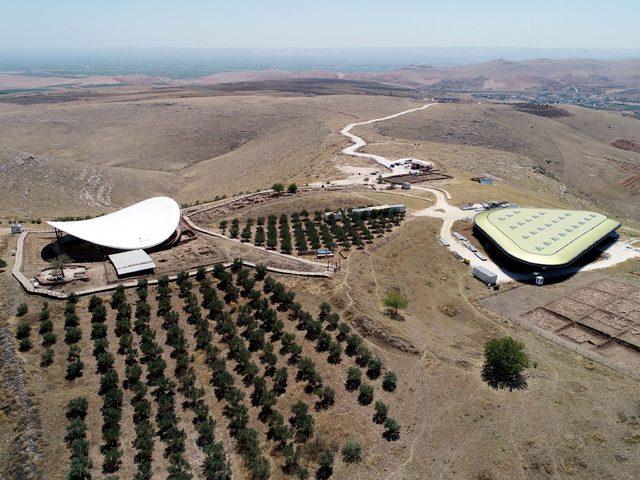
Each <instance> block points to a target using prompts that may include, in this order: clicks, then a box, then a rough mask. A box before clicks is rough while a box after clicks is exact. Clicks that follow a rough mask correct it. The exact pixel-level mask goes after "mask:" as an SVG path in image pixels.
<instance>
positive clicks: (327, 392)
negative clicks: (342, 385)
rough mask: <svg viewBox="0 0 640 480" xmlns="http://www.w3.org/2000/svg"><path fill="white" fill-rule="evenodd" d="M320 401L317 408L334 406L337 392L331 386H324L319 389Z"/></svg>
mask: <svg viewBox="0 0 640 480" xmlns="http://www.w3.org/2000/svg"><path fill="white" fill-rule="evenodd" d="M317 394H318V401H317V402H316V410H320V409H326V408H329V407H330V406H332V405H333V404H334V403H335V401H336V394H335V391H334V390H333V388H331V387H327V386H325V387H322V388H320V389H319V390H318V393H317Z"/></svg>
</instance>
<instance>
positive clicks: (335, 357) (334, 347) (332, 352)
mask: <svg viewBox="0 0 640 480" xmlns="http://www.w3.org/2000/svg"><path fill="white" fill-rule="evenodd" d="M328 352H329V356H328V357H327V360H328V361H329V363H331V364H334V365H335V364H338V363H340V361H341V360H342V357H341V355H342V347H341V346H340V344H339V343H337V342H333V341H332V342H331V343H330V344H329V348H328Z"/></svg>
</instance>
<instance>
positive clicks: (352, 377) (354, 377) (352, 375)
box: [345, 367, 362, 391]
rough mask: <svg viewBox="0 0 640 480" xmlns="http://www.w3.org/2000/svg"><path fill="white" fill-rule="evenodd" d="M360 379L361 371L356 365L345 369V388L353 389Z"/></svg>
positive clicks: (358, 385) (356, 386)
mask: <svg viewBox="0 0 640 480" xmlns="http://www.w3.org/2000/svg"><path fill="white" fill-rule="evenodd" d="M361 381H362V372H361V371H360V369H359V368H357V367H349V370H347V381H346V382H345V386H346V387H347V390H349V391H353V390H356V389H357V388H358V387H360V383H361Z"/></svg>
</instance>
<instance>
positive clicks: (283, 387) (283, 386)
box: [273, 367, 289, 395]
mask: <svg viewBox="0 0 640 480" xmlns="http://www.w3.org/2000/svg"><path fill="white" fill-rule="evenodd" d="M288 376H289V372H288V370H287V367H282V368H279V369H278V370H276V372H275V374H274V375H273V391H274V392H275V393H276V395H282V394H283V393H284V392H286V391H287V379H288Z"/></svg>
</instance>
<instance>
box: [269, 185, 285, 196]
mask: <svg viewBox="0 0 640 480" xmlns="http://www.w3.org/2000/svg"><path fill="white" fill-rule="evenodd" d="M271 189H272V190H273V191H274V192H276V193H277V194H278V195H280V194H281V193H282V192H284V185H283V184H282V183H274V184H273V185H272V186H271Z"/></svg>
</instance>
